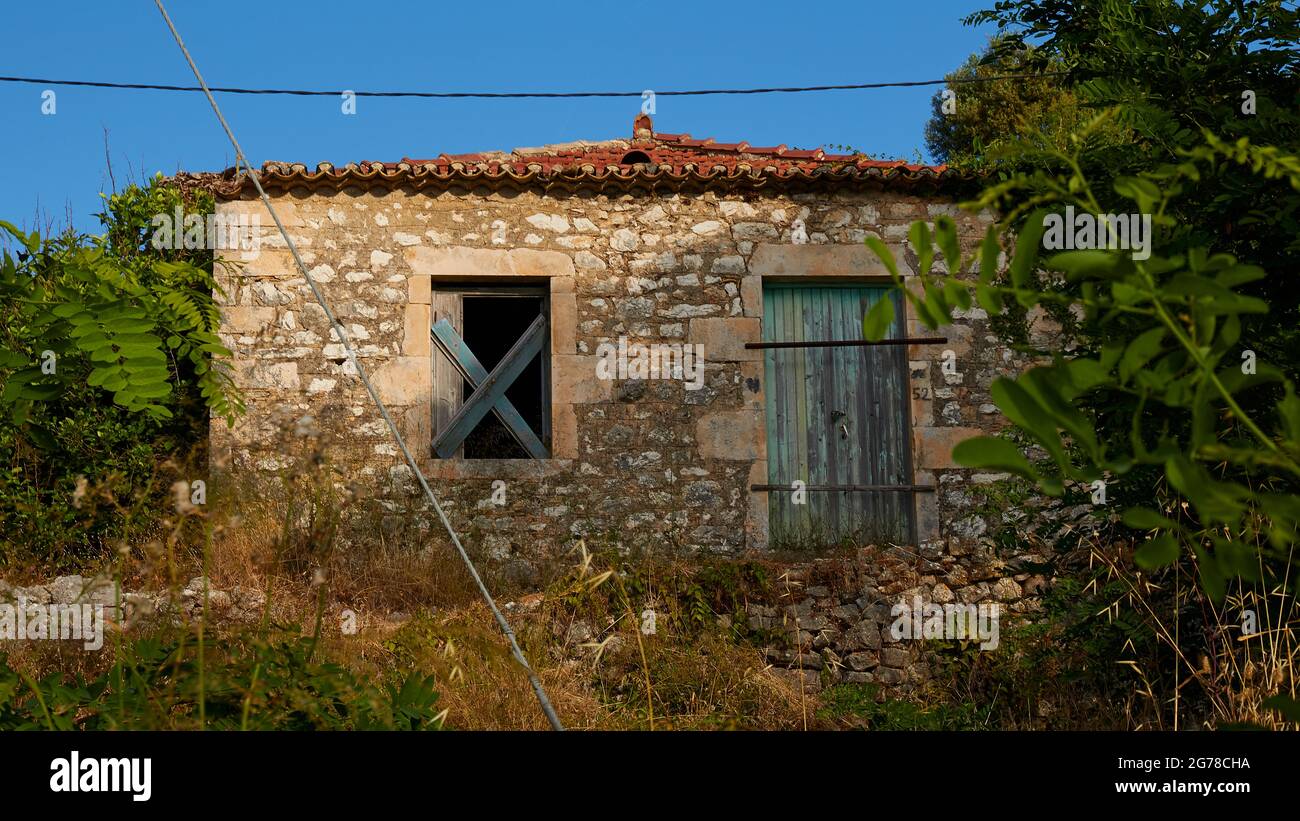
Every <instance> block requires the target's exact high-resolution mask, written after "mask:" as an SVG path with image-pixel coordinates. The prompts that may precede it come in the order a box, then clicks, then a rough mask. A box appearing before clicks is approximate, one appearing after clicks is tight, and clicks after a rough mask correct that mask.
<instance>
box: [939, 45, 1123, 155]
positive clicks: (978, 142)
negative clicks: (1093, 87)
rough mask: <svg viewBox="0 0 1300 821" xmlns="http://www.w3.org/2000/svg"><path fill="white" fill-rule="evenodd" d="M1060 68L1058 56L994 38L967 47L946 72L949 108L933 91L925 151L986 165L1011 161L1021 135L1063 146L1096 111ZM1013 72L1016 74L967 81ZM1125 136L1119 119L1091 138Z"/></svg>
mask: <svg viewBox="0 0 1300 821" xmlns="http://www.w3.org/2000/svg"><path fill="white" fill-rule="evenodd" d="M1062 68H1063V66H1062V65H1061V64H1060V61H1059V60H1053V59H1048V58H1043V57H1041V56H1039V55H1037V54H1036V53H1035V52H1034V49H1033V48H1032V47H1028V46H1025V45H1023V44H1020V43H1008V42H1007V41H1006V39H1005V38H994V39H993V40H992V41H991V42H990V43H989V45H988V47H987V48H986V49H985V50H984V51H983V53H981V54H972V55H971V56H970V57H969V58H967V60H966V62H965V63H963V64H962V65H961V67H959V68H958V69H957V70H955V71H953V72H950V73H949V74H947V75H946V76H945V78H944V79H946V80H947V81H948V91H950V92H951V94H952V95H954V96H952V97H951V98H950V99H951V107H950V111H948V112H945V111H944V103H945V100H944V97H943V92H938V93H936V94H935V95H934V98H933V100H932V101H931V107H932V115H931V117H930V121H929V122H928V123H926V126H925V144H926V148H927V149H928V150H929V152H930V155H931V156H932V157H934V158H935V160H937V161H938V162H941V163H947V164H949V165H952V166H955V167H958V168H963V169H966V170H971V171H989V170H992V169H994V168H999V167H1004V166H1007V165H1015V164H1016V162H1017V161H1018V160H1019V159H1020V158H1021V153H1022V151H1021V149H1023V146H1022V145H1021V141H1022V140H1023V138H1024V136H1025V135H1029V134H1032V135H1034V139H1035V140H1036V141H1038V142H1041V143H1043V144H1045V145H1047V146H1051V147H1054V148H1056V149H1058V150H1065V149H1066V148H1068V147H1069V145H1070V138H1071V136H1072V135H1073V134H1075V133H1077V132H1078V131H1079V130H1081V129H1082V128H1083V126H1084V125H1085V124H1087V122H1088V121H1089V120H1091V119H1092V117H1093V115H1094V113H1095V112H1093V111H1092V110H1090V109H1089V108H1088V106H1087V104H1086V103H1085V102H1084V101H1083V100H1081V99H1080V97H1079V95H1078V94H1076V93H1075V92H1074V91H1073V90H1072V88H1071V85H1070V81H1069V79H1068V78H1065V77H1059V76H1054V75H1056V74H1057V73H1059V72H1061V71H1062ZM1012 75H1015V76H1018V77H1020V79H1014V80H997V81H990V82H971V81H972V80H977V79H981V78H989V77H1001V76H1012ZM1024 75H1029V76H1024ZM1130 141H1131V134H1130V132H1129V131H1128V129H1127V128H1125V127H1124V126H1122V125H1119V124H1117V123H1115V124H1111V125H1110V126H1109V127H1107V128H1106V129H1105V130H1104V131H1103V132H1102V133H1099V134H1097V135H1096V139H1095V143H1096V145H1098V146H1118V145H1125V144H1127V143H1129V142H1130Z"/></svg>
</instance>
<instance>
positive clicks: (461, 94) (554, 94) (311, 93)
mask: <svg viewBox="0 0 1300 821" xmlns="http://www.w3.org/2000/svg"><path fill="white" fill-rule="evenodd" d="M1067 73H1068V72H1064V71H1051V72H1044V73H1041V74H1003V75H998V76H994V77H954V78H953V79H951V80H947V79H943V80H903V81H898V82H891V83H848V84H843V85H822V86H789V87H784V88H779V87H773V88H701V89H690V90H686V91H653V89H651V91H652V92H653V93H654V95H655V96H656V97H699V96H705V95H716V94H802V93H804V92H816V91H860V90H863V89H875V88H915V87H917V86H934V85H966V84H969V83H992V82H997V81H999V80H1029V79H1039V78H1042V77H1061V76H1064V75H1065V74H1067ZM0 83H29V84H32V85H47V86H85V87H89V88H118V89H134V90H147V91H200V92H208V91H213V92H217V93H221V94H280V95H290V96H295V97H337V96H339V95H342V94H352V95H353V96H356V97H424V98H431V99H467V98H472V99H484V100H502V99H504V100H517V99H525V98H542V99H557V98H573V97H641V96H643V95H644V94H645V93H646V92H645V91H351V90H339V91H319V90H311V89H301V88H233V87H226V88H211V89H209V88H206V87H203V86H178V85H167V84H163V83H110V82H103V81H97V80H51V79H45V78H41V77H4V76H0Z"/></svg>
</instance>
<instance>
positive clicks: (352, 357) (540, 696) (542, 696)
mask: <svg viewBox="0 0 1300 821" xmlns="http://www.w3.org/2000/svg"><path fill="white" fill-rule="evenodd" d="M154 3H155V5H157V6H158V11H160V12H161V13H162V16H163V20H164V21H166V23H167V28H168V29H170V30H171V33H172V37H173V38H175V40H176V45H177V46H179V47H180V50H181V53H182V54H184V55H185V60H186V62H188V63H189V64H190V70H191V71H193V72H194V78H195V79H196V80H198V82H199V86H200V87H201V88H202V90H203V92H204V93H205V94H206V95H207V98H208V102H209V103H210V104H211V105H212V111H213V112H214V113H215V114H216V115H217V119H218V120H219V121H220V122H221V127H222V128H223V129H224V130H225V132H226V136H227V137H229V138H230V143H231V145H233V146H234V147H235V156H236V157H237V158H240V159H242V160H243V162H244V164H245V165H248V168H249V172H248V173H249V175H250V177H251V178H252V180H253V185H254V186H256V188H257V193H258V196H260V197H261V199H262V203H263V204H264V205H265V206H266V209H267V210H268V211H270V212H271V219H272V220H274V221H275V227H276V228H278V229H279V230H280V235H281V236H283V237H284V241H285V243H286V244H287V245H288V247H289V253H290V254H292V255H293V260H294V262H295V263H297V265H298V270H299V271H301V272H302V275H303V276H304V277H305V278H306V280H307V285H308V286H309V287H310V288H311V292H312V294H313V295H314V296H315V297H316V301H317V302H318V303H320V306H321V308H322V309H323V310H324V311H325V316H326V317H327V318H328V319H329V321H330V325H331V326H332V327H333V329H334V333H336V334H338V338H339V341H340V342H342V343H343V347H344V349H345V350H346V351H347V354H348V360H349V361H350V362H352V364H353V365H354V366H355V367H356V369H357V376H359V377H360V378H361V382H362V384H364V385H365V386H366V391H367V392H369V394H370V398H371V399H373V400H374V402H375V405H376V406H377V407H378V408H379V413H380V414H381V415H382V416H383V417H384V421H385V422H387V423H388V429H389V430H390V431H391V432H392V434H393V438H394V439H396V440H397V446H398V447H399V448H401V450H402V455H403V456H405V457H406V462H407V464H408V465H409V466H410V468H411V470H412V471H414V473H415V476H416V478H417V479H419V481H420V487H422V488H423V489H424V494H425V496H427V497H428V499H429V501H430V503H432V504H433V509H434V510H435V511H437V513H438V518H439V519H441V520H442V526H443V527H444V528H446V529H447V534H448V535H450V536H451V541H452V543H453V544H454V545H456V550H457V551H458V552H459V553H460V558H461V561H463V562H464V563H465V567H466V568H467V569H468V570H469V573H470V576H472V577H473V579H474V583H475V584H476V585H478V589H479V593H481V594H482V596H483V599H484V601H486V602H487V605H488V607H489V608H490V609H491V610H492V615H493V616H494V617H495V618H496V621H497V625H498V626H499V627H500V628H501V632H502V633H504V634H505V636H506V639H508V640H509V642H510V652H511V654H512V655H514V657H515V660H516V661H518V662H519V664H520V665H521V666H522V667H523V668H524V670H525V671H526V672H527V673H528V681H529V683H530V684H532V687H533V693H534V694H536V696H537V701H538V703H539V704H541V707H542V712H543V713H545V714H546V719H547V720H548V721H549V722H550V723H551V727H552V728H553V729H556V730H563V729H564V725H562V724H561V723H560V718H559V716H557V715H556V714H555V709H554V708H553V707H552V706H551V701H550V699H548V698H547V697H546V691H545V690H544V689H542V682H541V681H540V680H539V679H538V678H537V674H536V673H535V672H534V671H533V668H532V667H531V666H530V665H529V664H528V659H526V658H524V653H523V650H521V649H519V642H518V641H516V640H515V631H514V630H512V629H510V623H509V622H507V621H506V617H505V616H504V615H503V614H502V613H501V610H500V609H499V608H498V607H497V603H496V600H494V599H493V598H492V594H491V593H490V592H489V591H488V589H487V585H485V584H484V583H483V579H482V578H481V577H480V576H479V574H478V570H477V569H476V568H475V567H474V562H473V561H471V560H470V557H469V554H468V553H467V552H465V547H464V545H462V544H461V543H460V537H459V536H457V535H456V531H455V529H454V528H452V526H451V522H450V521H449V520H448V519H447V514H446V513H445V512H443V509H442V505H440V504H438V499H437V498H436V497H435V496H434V495H433V490H432V489H431V488H430V487H429V483H428V482H427V481H426V480H425V478H424V473H423V472H422V471H421V470H420V466H419V464H417V463H416V461H415V457H414V456H412V455H411V451H410V449H409V448H407V446H406V441H405V440H404V439H403V438H402V434H401V433H400V432H399V431H398V429H397V424H396V423H395V422H394V421H393V417H392V416H390V415H389V414H388V408H386V407H385V406H384V403H383V401H382V400H381V399H380V398H379V394H378V393H377V392H376V391H375V388H374V386H373V385H371V384H370V378H369V377H368V376H367V375H366V370H365V368H364V367H362V365H361V362H360V361H359V360H358V359H357V356H356V352H355V351H354V349H353V347H352V340H351V339H350V338H349V336H348V333H347V331H346V330H345V329H344V328H343V326H342V325H341V324H340V323H339V321H338V319H337V318H335V316H334V312H333V311H331V310H330V306H329V303H328V302H326V301H325V295H324V294H323V293H321V290H320V288H319V287H318V286H317V285H316V280H315V279H313V278H312V275H311V274H310V273H309V272H308V271H307V266H306V265H304V264H303V261H302V257H300V256H299V255H298V249H297V247H296V246H295V245H294V243H293V240H292V239H290V238H289V232H288V231H286V230H285V229H284V224H283V223H282V222H280V217H279V215H278V214H276V213H275V208H273V207H272V206H271V200H270V198H269V197H267V196H266V192H265V191H264V190H262V183H261V182H260V181H259V180H258V174H257V171H256V170H254V169H253V167H252V166H251V165H249V164H248V160H247V158H246V157H244V151H243V149H242V148H241V147H240V145H239V141H238V140H236V139H235V133H234V132H233V131H232V130H231V129H230V124H229V123H227V122H226V118H225V117H224V116H223V115H222V113H221V109H220V108H219V107H218V106H217V101H216V99H215V98H214V97H213V96H212V92H211V91H210V90H209V89H208V87H207V84H206V83H204V81H203V75H201V74H200V73H199V67H198V66H197V65H196V64H195V63H194V58H193V57H191V56H190V52H189V49H187V48H186V47H185V42H184V41H183V40H182V39H181V35H180V32H178V31H177V30H176V26H175V25H173V23H172V19H171V17H170V16H169V15H168V14H167V9H166V8H164V7H163V4H162V0H154Z"/></svg>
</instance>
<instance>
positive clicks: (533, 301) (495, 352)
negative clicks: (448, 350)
mask: <svg viewBox="0 0 1300 821" xmlns="http://www.w3.org/2000/svg"><path fill="white" fill-rule="evenodd" d="M463 306H464V322H465V333H464V339H465V344H466V345H468V346H469V349H470V350H471V351H473V352H474V355H475V356H477V357H478V359H479V362H481V363H482V364H483V367H484V368H485V369H487V371H488V372H489V373H490V372H491V371H492V369H493V368H495V367H496V366H497V363H499V362H500V361H501V359H502V357H504V356H505V355H506V352H507V351H509V350H510V347H511V346H512V345H514V344H515V342H516V341H517V340H518V339H519V338H520V337H521V336H523V335H524V331H526V330H528V326H529V325H531V324H532V322H533V320H534V319H536V318H537V316H538V314H540V313H542V311H543V310H544V308H545V302H544V300H543V298H542V297H540V296H474V295H470V294H466V295H465V297H464V299H463ZM547 338H548V340H549V334H548V335H547ZM549 350H550V344H549V342H548V343H546V344H545V345H543V348H542V352H541V353H540V354H538V355H537V356H534V357H533V359H532V361H531V362H529V363H528V367H526V368H525V369H524V372H523V373H522V374H520V375H519V378H518V379H516V380H515V381H514V383H513V384H512V385H511V386H510V387H509V388H507V389H506V397H507V398H508V399H509V400H510V401H511V403H513V404H514V406H515V409H516V410H518V411H519V413H520V414H521V415H522V416H523V417H524V419H525V421H527V422H528V425H529V427H531V428H532V429H533V432H534V433H536V434H537V436H538V437H539V438H541V440H542V441H543V442H544V443H545V444H546V445H547V446H548V447H549V445H550V442H549V441H547V440H548V439H549V436H548V434H549V431H547V430H546V428H545V426H544V425H545V422H544V420H545V417H546V413H547V412H548V411H549V410H550V409H549V408H548V407H547V404H548V403H549V399H548V398H547V396H546V393H547V392H546V381H547V380H546V377H545V372H544V368H545V363H544V360H545V359H546V357H547V351H549ZM463 391H464V393H463V394H462V396H464V397H465V398H468V397H469V395H470V394H471V393H472V392H473V388H471V387H470V385H469V384H468V383H465V385H464V386H463ZM464 453H465V458H466V459H527V458H528V453H527V451H525V450H524V449H523V448H522V447H520V446H519V443H518V442H516V441H515V438H514V436H512V435H511V434H510V431H509V430H507V429H506V427H505V425H503V424H501V422H500V421H499V420H498V419H497V418H496V414H493V413H489V414H488V415H487V416H485V417H483V421H481V422H479V423H478V425H477V426H476V427H475V428H474V430H473V431H472V432H471V433H470V435H469V436H468V437H466V439H465V450H464Z"/></svg>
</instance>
